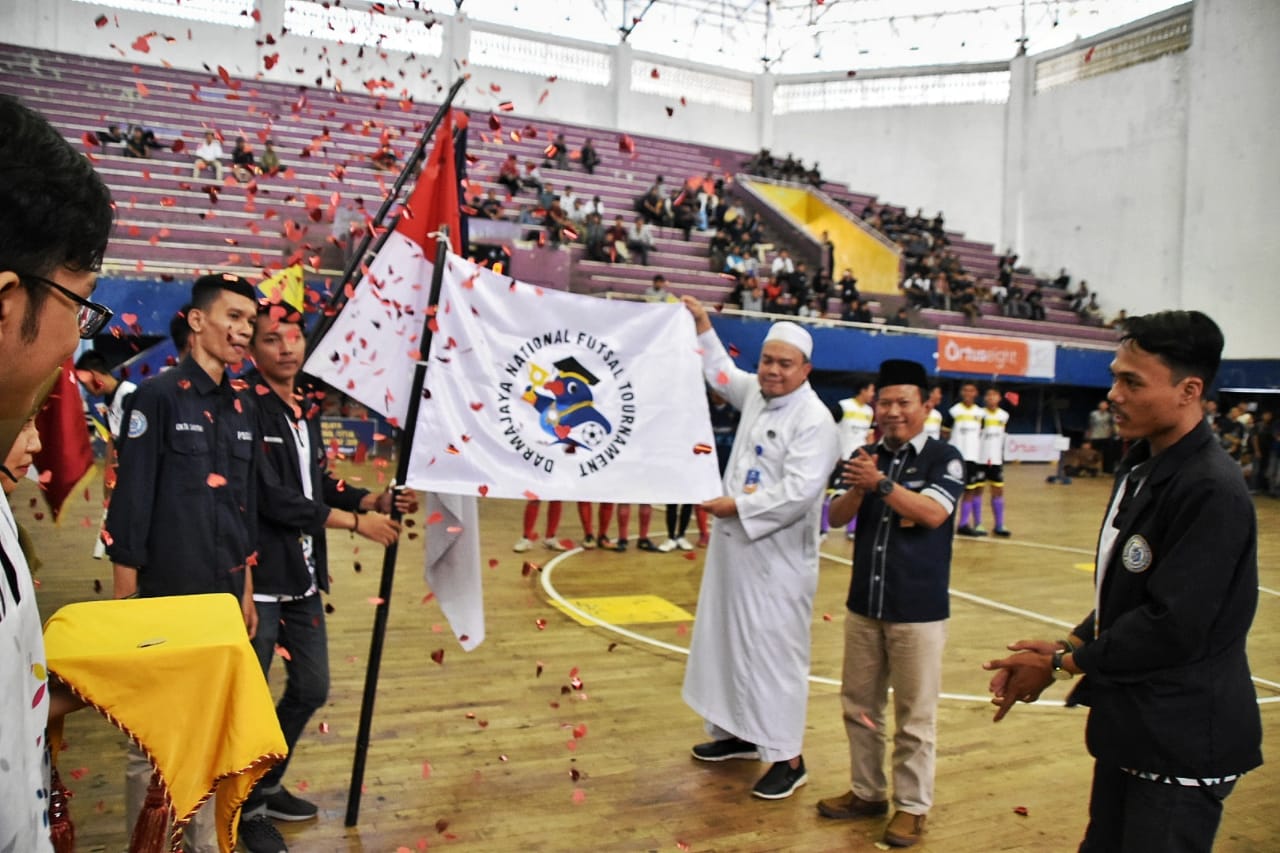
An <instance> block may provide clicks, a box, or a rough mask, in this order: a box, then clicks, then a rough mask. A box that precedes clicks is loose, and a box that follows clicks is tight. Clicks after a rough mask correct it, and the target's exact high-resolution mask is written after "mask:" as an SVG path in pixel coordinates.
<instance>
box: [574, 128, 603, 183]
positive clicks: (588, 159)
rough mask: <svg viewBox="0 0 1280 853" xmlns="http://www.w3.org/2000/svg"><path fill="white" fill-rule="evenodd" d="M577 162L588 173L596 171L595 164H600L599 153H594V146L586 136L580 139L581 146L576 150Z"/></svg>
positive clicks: (592, 173)
mask: <svg viewBox="0 0 1280 853" xmlns="http://www.w3.org/2000/svg"><path fill="white" fill-rule="evenodd" d="M578 162H579V163H581V164H582V169H583V171H585V172H586V173H587V174H588V175H594V174H595V173H596V166H598V165H599V164H600V155H599V154H597V153H596V147H595V145H593V144H592V142H591V137H590V136H588V137H587V138H586V139H584V140H582V148H580V149H579V150H578Z"/></svg>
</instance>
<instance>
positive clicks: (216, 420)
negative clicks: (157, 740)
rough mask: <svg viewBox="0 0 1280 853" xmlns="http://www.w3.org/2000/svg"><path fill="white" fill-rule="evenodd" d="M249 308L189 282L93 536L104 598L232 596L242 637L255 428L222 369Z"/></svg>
mask: <svg viewBox="0 0 1280 853" xmlns="http://www.w3.org/2000/svg"><path fill="white" fill-rule="evenodd" d="M256 315H257V301H256V300H255V298H254V291H253V285H251V284H249V282H247V281H245V280H244V279H242V278H240V277H238V276H234V275H229V274H223V275H206V276H203V277H201V278H199V279H196V282H195V284H194V286H193V287H192V288H191V310H190V311H189V313H188V315H187V322H188V324H189V325H190V327H191V354H190V355H189V356H188V357H187V358H185V359H184V360H183V361H182V362H181V363H179V364H178V366H177V367H175V368H173V369H172V370H168V371H165V372H164V373H161V374H159V375H158V376H156V377H155V378H153V379H151V380H150V381H148V382H144V383H142V385H140V386H139V387H138V390H137V391H135V392H134V393H133V396H132V398H131V399H130V401H129V409H128V411H127V412H126V414H125V418H124V426H123V427H122V430H121V431H122V435H121V441H120V448H119V456H120V468H119V477H118V479H117V481H116V489H115V492H114V493H113V494H112V498H111V514H110V516H109V517H108V519H107V525H106V533H105V535H104V539H105V540H106V543H107V555H108V557H110V559H111V561H112V562H113V563H115V577H114V594H115V597H116V598H127V597H129V596H133V595H141V596H148V597H150V596H164V595H192V594H197V593H210V592H225V593H229V594H231V595H234V596H235V597H236V598H237V599H238V600H239V601H240V602H241V608H242V610H243V612H244V623H245V628H246V629H247V631H248V633H249V636H250V637H252V636H253V634H254V632H255V630H256V628H257V621H258V618H257V612H256V610H255V608H254V605H253V575H252V567H253V564H254V562H255V561H256V559H257V558H256V555H255V552H256V550H257V525H258V508H257V500H258V495H257V488H256V485H257V475H258V457H259V451H258V445H259V441H258V432H257V430H258V427H257V421H256V417H255V412H254V408H255V403H254V401H253V396H254V395H253V393H252V392H251V391H246V390H245V389H246V386H245V383H244V382H242V381H233V380H232V379H231V378H230V376H229V375H228V368H229V366H230V365H234V364H239V363H240V362H241V361H243V360H244V358H245V356H246V355H247V354H248V349H249V338H250V335H251V334H252V333H253V322H254V318H255V316H256ZM131 750H132V751H131V754H130V759H129V767H128V770H127V782H126V807H125V818H126V821H127V823H126V825H127V826H128V827H129V828H130V829H131V828H132V827H133V825H134V823H135V821H136V820H137V816H138V812H139V810H141V808H142V802H143V799H144V798H145V796H146V787H147V781H148V779H149V778H150V775H151V767H150V764H149V762H148V761H147V760H146V756H145V755H143V754H142V752H141V751H140V750H138V749H137V747H132V748H131ZM211 802H212V801H211ZM213 824H214V821H213V813H212V809H211V808H210V809H201V811H200V812H199V813H198V814H197V815H196V818H195V820H194V821H193V826H192V829H191V830H189V831H188V839H187V841H188V845H189V846H190V847H193V848H194V849H195V850H197V851H199V853H203V851H204V850H205V849H209V850H216V849H217V842H216V840H215V838H214V836H215V832H214V825H213Z"/></svg>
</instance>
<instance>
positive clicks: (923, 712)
mask: <svg viewBox="0 0 1280 853" xmlns="http://www.w3.org/2000/svg"><path fill="white" fill-rule="evenodd" d="M844 625H845V628H844V674H843V679H842V683H841V690H840V692H841V704H842V706H843V709H844V728H845V733H846V734H847V735H848V737H849V763H850V767H851V771H852V781H853V793H854V794H856V795H857V796H859V797H860V798H862V799H864V800H868V801H873V802H875V801H883V800H886V799H888V781H887V779H886V778H885V772H884V752H885V708H886V707H887V705H888V701H889V695H888V691H889V688H890V687H892V688H893V715H894V723H895V725H894V732H893V803H894V805H895V806H896V807H897V809H898V810H900V811H904V812H907V813H908V814H915V815H923V814H928V813H929V808H930V807H931V806H932V805H933V774H934V766H935V762H936V753H937V717H938V693H939V692H940V691H941V689H942V649H943V646H945V645H946V641H947V623H946V621H945V620H943V621H939V622H883V621H881V620H878V619H868V618H867V617H865V616H859V615H858V614H856V613H852V612H848V613H846V614H845V623H844Z"/></svg>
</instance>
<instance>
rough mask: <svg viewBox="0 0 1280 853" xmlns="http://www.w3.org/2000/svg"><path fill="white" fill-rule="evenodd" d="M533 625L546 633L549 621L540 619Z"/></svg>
mask: <svg viewBox="0 0 1280 853" xmlns="http://www.w3.org/2000/svg"><path fill="white" fill-rule="evenodd" d="M533 624H535V625H537V626H538V630H539V631H545V630H546V629H547V620H546V619H538V620H536V621H534V623H533Z"/></svg>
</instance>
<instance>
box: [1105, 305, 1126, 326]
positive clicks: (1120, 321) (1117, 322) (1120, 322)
mask: <svg viewBox="0 0 1280 853" xmlns="http://www.w3.org/2000/svg"><path fill="white" fill-rule="evenodd" d="M1128 319H1129V312H1128V311H1126V310H1124V309H1123V308H1121V309H1120V310H1119V311H1118V312H1116V316H1114V317H1112V318H1111V322H1109V323H1107V328H1108V329H1124V324H1125V321H1126V320H1128Z"/></svg>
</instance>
